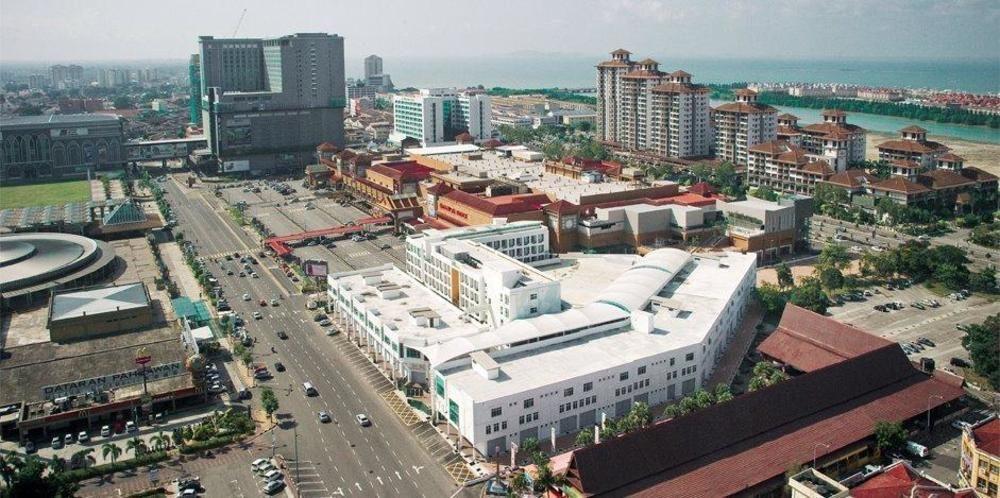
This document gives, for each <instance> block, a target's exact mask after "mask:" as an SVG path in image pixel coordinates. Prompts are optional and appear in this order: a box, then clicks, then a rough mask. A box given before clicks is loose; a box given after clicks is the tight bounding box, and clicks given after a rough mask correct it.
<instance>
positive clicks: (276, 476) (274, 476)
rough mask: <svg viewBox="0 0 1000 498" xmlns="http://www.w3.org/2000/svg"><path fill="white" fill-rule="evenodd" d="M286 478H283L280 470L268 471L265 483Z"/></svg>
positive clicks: (265, 475)
mask: <svg viewBox="0 0 1000 498" xmlns="http://www.w3.org/2000/svg"><path fill="white" fill-rule="evenodd" d="M284 478H285V476H283V475H282V474H281V471H280V470H278V469H275V470H271V471H268V472H267V473H266V474H264V480H265V481H280V480H282V479H284Z"/></svg>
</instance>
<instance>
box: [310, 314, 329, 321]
mask: <svg viewBox="0 0 1000 498" xmlns="http://www.w3.org/2000/svg"><path fill="white" fill-rule="evenodd" d="M323 320H326V315H324V314H323V313H316V314H315V315H313V321H314V322H322V321H323Z"/></svg>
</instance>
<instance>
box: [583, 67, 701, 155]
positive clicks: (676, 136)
mask: <svg viewBox="0 0 1000 498" xmlns="http://www.w3.org/2000/svg"><path fill="white" fill-rule="evenodd" d="M708 94H709V90H708V88H706V87H704V86H702V85H695V84H692V83H691V75H690V74H689V73H687V72H684V71H674V72H672V73H666V72H663V71H660V68H659V63H658V62H656V61H654V60H652V59H649V58H647V59H643V60H641V61H639V62H634V61H632V60H631V59H630V53H629V52H628V51H626V50H621V49H619V50H615V51H614V52H612V53H611V60H609V61H604V62H602V63H600V64H598V65H597V133H598V138H599V139H600V140H603V141H605V142H610V143H613V144H616V145H617V146H619V147H621V148H623V149H625V150H636V151H646V152H652V153H655V154H657V155H659V156H664V157H666V156H673V157H691V156H705V155H708V154H709V152H710V148H711V143H712V130H711V127H710V121H709V104H708Z"/></svg>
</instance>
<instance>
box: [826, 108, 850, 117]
mask: <svg viewBox="0 0 1000 498" xmlns="http://www.w3.org/2000/svg"><path fill="white" fill-rule="evenodd" d="M823 115H824V116H837V117H843V116H847V113H846V112H844V111H841V110H840V109H823Z"/></svg>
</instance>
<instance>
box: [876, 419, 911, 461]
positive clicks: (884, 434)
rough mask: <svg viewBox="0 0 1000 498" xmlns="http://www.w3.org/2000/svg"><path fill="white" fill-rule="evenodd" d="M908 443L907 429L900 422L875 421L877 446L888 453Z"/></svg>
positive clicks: (883, 452) (884, 452)
mask: <svg viewBox="0 0 1000 498" xmlns="http://www.w3.org/2000/svg"><path fill="white" fill-rule="evenodd" d="M904 444H906V429H904V428H903V424H901V423H899V422H890V421H886V420H880V421H878V422H875V446H877V447H878V449H879V450H880V451H881V452H882V454H883V455H884V454H886V453H889V452H892V451H896V450H899V449H900V448H902V447H903V445H904Z"/></svg>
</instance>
